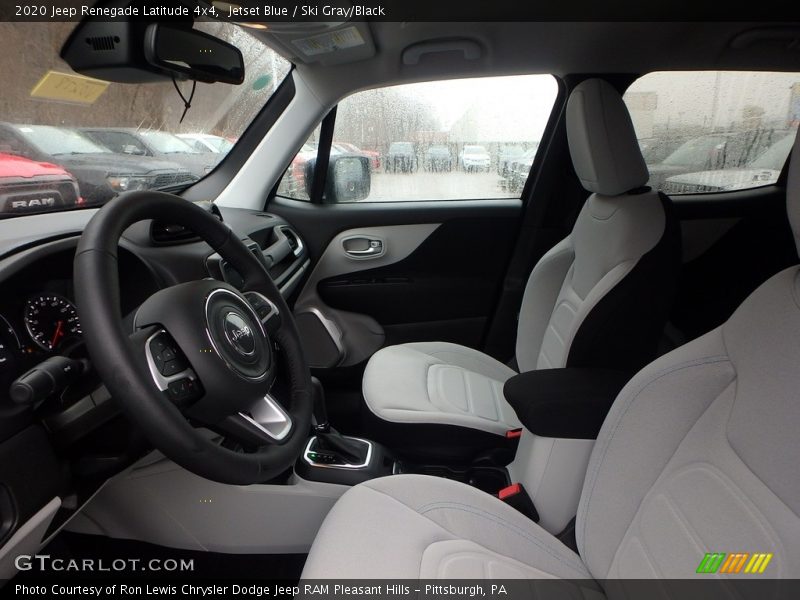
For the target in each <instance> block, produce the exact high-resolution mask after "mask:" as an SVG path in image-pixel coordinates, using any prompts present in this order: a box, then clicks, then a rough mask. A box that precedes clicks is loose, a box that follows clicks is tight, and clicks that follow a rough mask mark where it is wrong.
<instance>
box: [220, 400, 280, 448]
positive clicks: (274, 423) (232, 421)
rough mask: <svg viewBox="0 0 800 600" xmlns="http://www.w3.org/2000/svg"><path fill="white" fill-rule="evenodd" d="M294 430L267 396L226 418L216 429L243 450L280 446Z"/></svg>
mask: <svg viewBox="0 0 800 600" xmlns="http://www.w3.org/2000/svg"><path fill="white" fill-rule="evenodd" d="M293 427H294V422H293V421H292V417H291V415H289V413H287V412H286V411H285V410H284V408H283V406H281V404H280V402H278V401H277V400H276V399H275V398H274V397H273V396H271V395H270V394H267V395H265V396H264V397H263V398H259V399H257V400H255V401H254V402H252V404H251V405H250V407H249V409H246V410H242V411H239V412H238V413H236V414H233V415H229V416H228V417H226V418H225V419H224V420H223V421H222V422H220V423H219V424H218V426H217V427H216V429H217V430H219V432H220V433H223V434H224V435H225V436H226V437H229V438H231V439H233V440H235V441H237V442H239V443H240V444H242V445H243V446H245V447H256V448H258V447H262V446H268V445H271V444H281V443H282V442H283V441H285V440H286V438H287V436H288V435H289V434H290V433H291V431H292V428H293Z"/></svg>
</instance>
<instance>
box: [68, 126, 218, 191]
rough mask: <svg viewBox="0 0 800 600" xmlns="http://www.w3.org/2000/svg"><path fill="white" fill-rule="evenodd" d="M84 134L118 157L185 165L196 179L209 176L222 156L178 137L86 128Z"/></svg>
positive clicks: (149, 131)
mask: <svg viewBox="0 0 800 600" xmlns="http://www.w3.org/2000/svg"><path fill="white" fill-rule="evenodd" d="M81 132H82V133H84V134H86V135H87V136H88V137H90V138H91V139H92V140H94V141H95V142H97V143H98V144H102V145H103V146H105V147H106V148H108V149H109V150H111V151H112V152H115V153H117V154H129V155H135V156H151V157H153V158H162V159H165V160H170V161H173V162H176V163H178V164H181V165H183V166H184V167H186V168H187V169H189V171H191V172H192V174H193V175H195V176H196V177H198V178H199V177H203V176H205V175H207V174H208V173H209V172H210V171H211V170H212V169H213V168H214V167H215V166H216V165H217V163H218V162H219V161H220V159H221V156H219V154H214V153H209V152H198V151H197V150H195V149H194V148H192V146H190V145H189V144H187V143H186V141H184V140H182V139H180V138H179V137H178V136H176V135H175V134H172V133H169V132H167V131H157V130H155V129H135V128H133V127H83V128H81Z"/></svg>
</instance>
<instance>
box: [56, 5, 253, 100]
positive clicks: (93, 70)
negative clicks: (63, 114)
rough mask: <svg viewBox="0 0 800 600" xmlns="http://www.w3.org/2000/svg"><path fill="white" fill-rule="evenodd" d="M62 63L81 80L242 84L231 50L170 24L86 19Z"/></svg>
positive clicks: (240, 62) (240, 64) (237, 56)
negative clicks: (172, 80) (192, 81)
mask: <svg viewBox="0 0 800 600" xmlns="http://www.w3.org/2000/svg"><path fill="white" fill-rule="evenodd" d="M61 58H63V59H64V61H65V62H66V63H67V64H68V65H69V66H70V67H72V69H73V70H74V71H75V72H77V73H80V74H81V75H86V76H88V77H94V78H96V79H102V80H104V81H113V82H119V83H150V82H160V81H165V80H166V81H169V80H170V79H173V78H174V79H179V80H185V79H193V80H195V81H201V82H203V83H215V82H222V83H232V84H236V85H238V84H240V83H242V82H243V81H244V59H243V58H242V53H241V52H240V51H239V49H238V48H236V46H233V45H231V44H229V43H228V42H225V41H223V40H221V39H219V38H216V37H214V36H212V35H208V34H207V33H203V32H202V31H197V30H195V29H191V27H190V26H187V25H182V26H179V25H178V24H173V23H144V22H142V21H139V20H130V21H122V20H118V21H109V20H101V19H93V18H87V19H85V20H83V21H82V22H81V23H80V24H79V25H78V26H77V27H75V29H74V30H73V31H72V34H71V35H70V36H69V38H68V39H67V41H66V42H65V43H64V47H63V48H62V49H61Z"/></svg>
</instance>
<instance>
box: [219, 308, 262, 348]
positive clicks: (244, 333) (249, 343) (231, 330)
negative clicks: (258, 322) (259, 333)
mask: <svg viewBox="0 0 800 600" xmlns="http://www.w3.org/2000/svg"><path fill="white" fill-rule="evenodd" d="M223 329H224V331H225V337H226V338H227V339H228V343H229V344H230V345H231V346H232V347H233V348H234V349H235V350H236V351H237V352H239V353H240V354H243V355H244V356H251V355H252V354H253V353H254V352H255V351H256V342H255V339H254V338H253V332H252V330H251V329H250V326H249V325H248V324H247V322H246V321H245V320H244V318H243V317H242V315H240V314H239V313H236V312H229V313H228V314H226V315H225V322H224V324H223Z"/></svg>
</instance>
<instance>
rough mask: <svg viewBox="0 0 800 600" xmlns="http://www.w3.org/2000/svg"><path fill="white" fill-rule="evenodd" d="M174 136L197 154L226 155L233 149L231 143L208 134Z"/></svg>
mask: <svg viewBox="0 0 800 600" xmlns="http://www.w3.org/2000/svg"><path fill="white" fill-rule="evenodd" d="M176 135H177V136H178V137H179V138H181V139H182V140H183V141H184V142H186V143H187V144H189V145H190V146H191V147H192V148H194V149H195V150H197V151H198V152H213V153H214V154H227V153H228V152H230V150H231V148H233V142H232V141H230V140H229V139H228V138H224V137H222V136H219V135H211V134H210V133H178V134H176Z"/></svg>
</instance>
